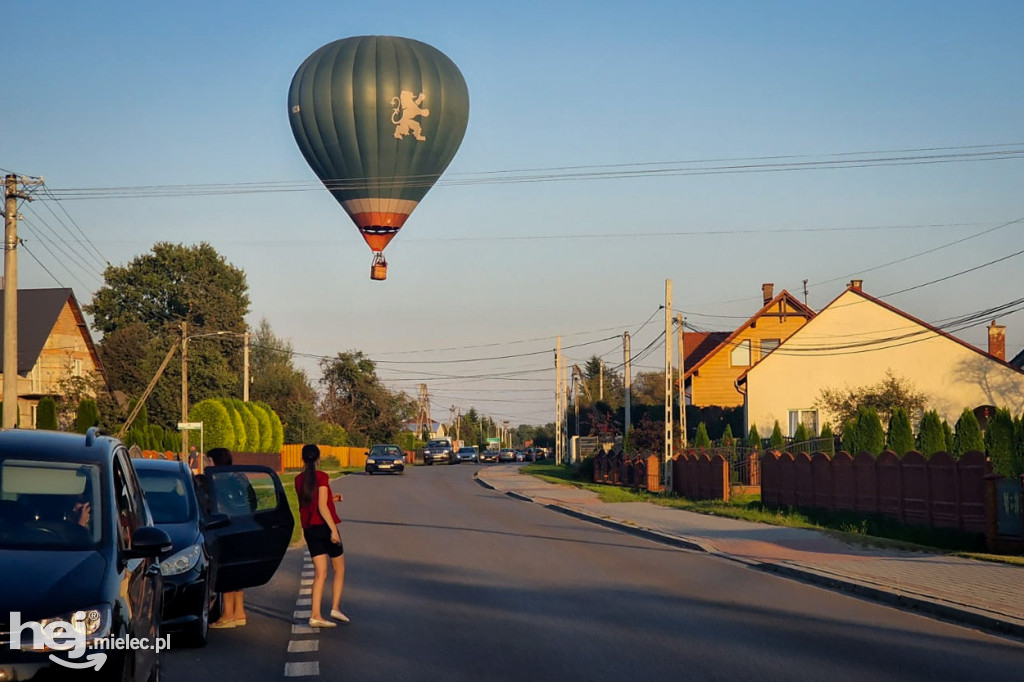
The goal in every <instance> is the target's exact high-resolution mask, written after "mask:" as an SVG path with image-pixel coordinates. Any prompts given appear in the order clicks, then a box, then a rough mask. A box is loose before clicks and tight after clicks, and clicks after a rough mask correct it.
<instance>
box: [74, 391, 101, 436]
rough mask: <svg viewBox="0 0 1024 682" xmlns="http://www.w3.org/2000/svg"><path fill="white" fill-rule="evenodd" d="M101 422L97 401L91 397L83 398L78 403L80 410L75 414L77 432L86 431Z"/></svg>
mask: <svg viewBox="0 0 1024 682" xmlns="http://www.w3.org/2000/svg"><path fill="white" fill-rule="evenodd" d="M99 423H100V412H99V409H98V408H97V407H96V401H95V400H93V399H91V398H83V399H82V400H81V401H80V402H79V403H78V411H77V413H76V415H75V433H85V432H86V431H88V430H89V429H90V428H91V427H93V426H97V425H98V424H99Z"/></svg>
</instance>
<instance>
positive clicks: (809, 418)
mask: <svg viewBox="0 0 1024 682" xmlns="http://www.w3.org/2000/svg"><path fill="white" fill-rule="evenodd" d="M801 423H803V425H804V428H806V429H807V432H808V433H809V434H810V435H811V436H812V437H817V435H818V411H817V410H790V411H789V437H790V438H793V437H794V436H796V427H797V426H799V425H800V424H801Z"/></svg>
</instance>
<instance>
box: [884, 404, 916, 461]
mask: <svg viewBox="0 0 1024 682" xmlns="http://www.w3.org/2000/svg"><path fill="white" fill-rule="evenodd" d="M885 447H886V449H888V450H892V451H893V452H895V453H896V454H897V455H899V456H900V457H902V456H903V455H905V454H907V453H908V452H910V451H911V450H913V449H914V430H913V428H912V427H911V426H910V416H909V415H908V414H907V411H906V410H904V409H903V408H902V407H897V408H894V409H893V411H892V416H891V417H889V430H888V432H887V433H886V434H885Z"/></svg>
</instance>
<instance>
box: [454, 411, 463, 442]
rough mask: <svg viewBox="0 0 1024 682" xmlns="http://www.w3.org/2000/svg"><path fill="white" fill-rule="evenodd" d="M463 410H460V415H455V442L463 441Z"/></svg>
mask: <svg viewBox="0 0 1024 682" xmlns="http://www.w3.org/2000/svg"><path fill="white" fill-rule="evenodd" d="M461 433H462V408H461V407H460V408H459V411H458V413H456V415H455V440H462V436H461V435H459V434H461Z"/></svg>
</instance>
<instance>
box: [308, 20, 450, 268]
mask: <svg viewBox="0 0 1024 682" xmlns="http://www.w3.org/2000/svg"><path fill="white" fill-rule="evenodd" d="M288 110H289V112H290V113H289V121H290V122H291V126H292V133H293V134H294V135H295V141H296V142H297V143H298V145H299V149H300V150H301V151H302V155H303V156H305V157H306V161H307V162H308V163H309V165H310V167H312V169H313V172H315V173H316V174H317V176H318V177H319V178H320V180H321V182H323V184H324V186H325V187H326V188H327V189H328V190H329V191H330V192H331V194H333V195H334V198H335V199H337V200H338V203H340V204H341V206H342V208H344V209H345V211H346V212H347V213H348V214H349V216H350V217H351V218H352V221H353V222H354V223H355V224H356V227H358V228H359V232H360V233H361V234H362V235H363V239H364V240H366V243H367V244H368V245H369V247H370V249H371V250H372V251H373V264H372V265H371V267H370V278H371V279H376V280H382V279H385V278H386V277H387V262H386V261H385V260H384V248H385V247H386V246H387V245H388V243H389V242H390V241H391V240H392V239H393V238H394V237H395V235H397V234H398V231H399V230H401V229H402V226H403V225H404V224H405V221H406V220H407V219H408V218H409V214H411V213H412V212H413V210H414V209H415V208H416V206H417V205H418V204H419V202H420V200H422V199H423V197H424V195H426V193H427V192H428V191H429V190H430V188H431V187H432V186H433V184H434V182H435V181H436V180H437V179H438V178H439V177H440V176H441V173H443V172H444V170H445V168H447V167H448V164H449V163H451V160H452V157H454V156H455V152H456V150H458V148H459V144H461V142H462V137H463V135H465V133H466V124H467V122H468V120H469V91H468V90H467V89H466V81H465V79H463V77H462V73H460V72H459V69H458V67H456V66H455V63H454V62H452V60H451V59H449V58H448V57H447V56H445V55H444V54H443V53H442V52H440V51H439V50H437V49H436V48H434V47H431V46H430V45H427V44H426V43H421V42H419V41H418V40H411V39H409V38H396V37H393V36H358V37H353V38H345V39H343V40H336V41H334V42H332V43H328V44H327V45H324V46H323V47H321V48H320V49H318V50H317V51H316V52H314V53H313V54H311V55H310V56H309V57H307V58H306V61H304V62H303V63H302V65H301V66H300V67H299V69H298V71H296V72H295V76H294V77H293V78H292V83H291V88H290V89H289V91H288Z"/></svg>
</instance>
